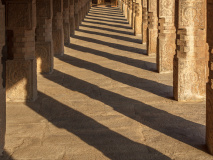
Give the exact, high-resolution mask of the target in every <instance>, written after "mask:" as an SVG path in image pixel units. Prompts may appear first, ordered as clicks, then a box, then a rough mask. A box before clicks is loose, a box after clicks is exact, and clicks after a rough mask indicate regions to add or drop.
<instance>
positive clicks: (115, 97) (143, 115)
mask: <svg viewBox="0 0 213 160" xmlns="http://www.w3.org/2000/svg"><path fill="white" fill-rule="evenodd" d="M85 65H86V64H85ZM54 74H57V75H60V77H64V81H63V84H60V83H59V85H61V86H63V87H65V88H67V89H70V90H72V91H76V92H79V93H81V94H84V95H86V96H88V97H89V98H91V99H94V100H97V101H99V102H102V103H104V104H106V105H108V106H110V107H112V109H114V110H115V111H117V112H119V113H121V114H123V115H125V116H127V117H129V118H131V119H133V120H135V121H138V122H140V123H142V124H143V125H146V126H148V127H150V128H152V129H153V130H156V131H159V132H161V133H163V134H165V135H167V136H169V137H171V138H174V139H176V140H179V141H181V142H183V143H185V144H188V145H191V146H192V147H195V148H197V149H200V150H204V151H206V148H205V126H204V125H201V124H198V123H195V122H192V121H189V120H186V119H184V118H181V117H179V116H176V115H173V114H170V113H168V112H166V111H163V110H160V109H157V108H155V107H152V106H150V105H148V104H145V103H143V102H140V101H137V100H134V99H131V98H128V97H125V96H122V95H120V94H117V93H114V92H111V91H108V90H106V89H103V88H100V87H98V86H96V85H94V84H91V83H89V82H86V81H84V80H81V79H79V78H76V77H73V76H71V75H68V74H65V73H62V72H60V71H57V70H55V71H54ZM44 77H45V78H46V79H48V80H50V81H53V82H54V80H53V79H52V78H51V75H44ZM56 83H57V82H56ZM70 98H72V97H70ZM54 104H55V103H54ZM56 104H57V102H56ZM171 107H172V106H171ZM50 108H52V109H54V108H55V107H52V106H51V107H50ZM62 108H64V109H62ZM130 108H134V111H135V113H134V114H132V111H131V110H130ZM58 109H59V110H60V109H62V110H64V113H67V114H69V115H70V116H71V117H73V116H72V114H70V113H69V111H66V108H65V107H60V108H58ZM45 112H46V113H49V114H50V115H52V112H50V111H45ZM56 113H59V111H58V110H57V111H56ZM41 114H42V113H41ZM77 114H79V113H77ZM81 116H82V115H78V116H77V117H81ZM138 116H139V117H140V118H138ZM56 119H57V118H56ZM65 119H66V118H65ZM80 119H83V118H80ZM49 120H50V121H51V122H52V123H54V122H55V121H53V119H49ZM71 121H75V120H74V119H72V120H71ZM81 121H82V120H81ZM87 121H89V120H86V121H85V122H87ZM56 122H58V120H56ZM93 123H94V122H93ZM82 125H86V126H85V127H87V126H88V125H87V124H84V123H82ZM80 126H81V125H80ZM58 127H60V128H62V127H61V126H58ZM89 128H90V127H89ZM110 137H114V136H110ZM115 137H116V136H115ZM94 138H95V137H94ZM150 139H151V138H150ZM85 141H88V140H87V139H85ZM91 141H93V139H92V140H91ZM90 143H92V142H90ZM165 143H168V142H165ZM94 145H95V144H93V146H94ZM129 147H130V146H129ZM97 148H98V147H97ZM130 148H131V147H130ZM110 158H112V157H110Z"/></svg>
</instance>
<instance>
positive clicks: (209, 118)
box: [206, 0, 213, 154]
mask: <svg viewBox="0 0 213 160" xmlns="http://www.w3.org/2000/svg"><path fill="white" fill-rule="evenodd" d="M212 17H213V1H212V0H207V42H208V44H209V76H208V79H209V81H208V83H207V86H206V144H207V147H208V150H209V152H210V154H213V30H212V28H213V21H212Z"/></svg>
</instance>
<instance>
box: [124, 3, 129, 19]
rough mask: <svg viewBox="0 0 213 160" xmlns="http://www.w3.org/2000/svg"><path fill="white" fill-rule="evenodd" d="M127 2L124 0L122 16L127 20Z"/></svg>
mask: <svg viewBox="0 0 213 160" xmlns="http://www.w3.org/2000/svg"><path fill="white" fill-rule="evenodd" d="M127 8H128V0H124V16H125V18H127Z"/></svg>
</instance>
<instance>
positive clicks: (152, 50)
mask: <svg viewBox="0 0 213 160" xmlns="http://www.w3.org/2000/svg"><path fill="white" fill-rule="evenodd" d="M157 22H158V18H157V0H149V1H148V31H147V52H148V55H151V54H156V52H157V37H158V28H157V27H158V26H157V25H158V24H157Z"/></svg>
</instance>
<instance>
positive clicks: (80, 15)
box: [78, 0, 82, 25]
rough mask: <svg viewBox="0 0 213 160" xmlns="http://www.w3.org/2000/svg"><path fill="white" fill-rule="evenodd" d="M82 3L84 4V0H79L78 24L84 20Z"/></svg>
mask: <svg viewBox="0 0 213 160" xmlns="http://www.w3.org/2000/svg"><path fill="white" fill-rule="evenodd" d="M81 5H82V0H78V18H79V20H78V23H79V24H78V25H80V24H81V20H82V12H81Z"/></svg>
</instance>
